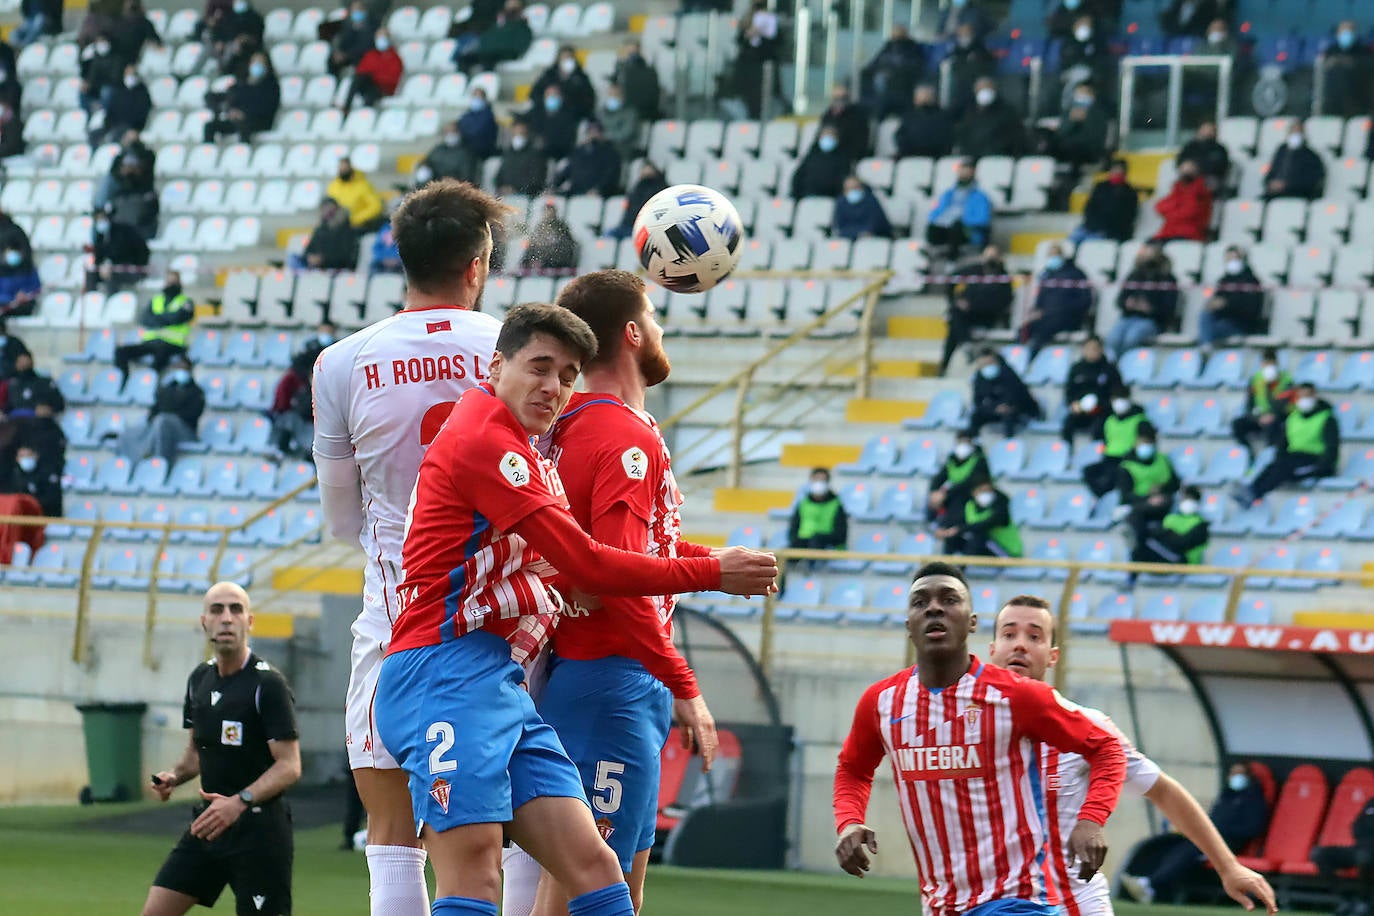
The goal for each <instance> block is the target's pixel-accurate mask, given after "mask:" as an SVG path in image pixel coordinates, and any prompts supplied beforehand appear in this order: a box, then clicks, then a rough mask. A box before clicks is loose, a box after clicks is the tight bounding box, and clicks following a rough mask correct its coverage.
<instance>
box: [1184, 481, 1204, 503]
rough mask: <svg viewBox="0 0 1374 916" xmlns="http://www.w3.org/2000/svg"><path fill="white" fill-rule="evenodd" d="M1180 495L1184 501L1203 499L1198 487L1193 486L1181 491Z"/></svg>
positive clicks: (1189, 485)
mask: <svg viewBox="0 0 1374 916" xmlns="http://www.w3.org/2000/svg"><path fill="white" fill-rule="evenodd" d="M1178 495H1179V496H1181V497H1182V498H1184V499H1196V500H1201V499H1202V491H1201V490H1199V489H1198V488H1197V487H1195V486H1193V485H1192V484H1188V486H1186V487H1184V488H1183V489H1181V490H1179V491H1178Z"/></svg>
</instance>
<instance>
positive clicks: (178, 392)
mask: <svg viewBox="0 0 1374 916" xmlns="http://www.w3.org/2000/svg"><path fill="white" fill-rule="evenodd" d="M204 412H205V392H204V391H202V390H201V388H200V385H198V384H196V380H195V379H191V381H189V382H187V383H186V384H184V385H183V384H180V383H179V382H166V383H165V384H163V385H162V386H161V387H160V388H158V390H157V394H155V395H154V396H153V406H152V409H151V410H149V411H148V419H149V420H151V419H152V418H153V417H155V416H157V415H158V414H160V413H170V414H175V415H176V416H178V417H181V421H182V422H183V423H185V424H186V425H187V426H189V427H190V428H191V429H192V430H195V429H196V428H197V427H198V426H199V425H200V415H201V414H202V413H204Z"/></svg>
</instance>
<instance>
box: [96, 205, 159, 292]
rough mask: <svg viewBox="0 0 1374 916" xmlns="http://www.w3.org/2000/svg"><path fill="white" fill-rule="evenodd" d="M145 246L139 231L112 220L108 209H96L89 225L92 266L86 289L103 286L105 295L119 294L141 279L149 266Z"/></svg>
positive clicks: (146, 246) (146, 244) (146, 245)
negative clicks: (102, 284)
mask: <svg viewBox="0 0 1374 916" xmlns="http://www.w3.org/2000/svg"><path fill="white" fill-rule="evenodd" d="M148 256H149V255H148V243H147V242H145V241H144V240H143V236H142V235H140V234H139V232H138V230H137V229H135V228H134V227H133V226H130V225H129V224H128V223H121V222H119V221H118V220H115V219H113V218H112V217H111V208H109V207H106V208H105V209H103V210H97V211H96V212H95V214H94V219H93V220H92V222H91V265H92V270H91V271H90V272H89V273H88V274H87V277H86V289H87V290H88V291H89V290H93V289H95V287H96V286H97V284H99V283H104V285H105V290H106V292H111V293H115V292H119V291H120V290H122V289H126V288H128V287H130V286H133V285H134V284H135V283H137V282H138V281H139V280H140V279H142V275H143V270H142V268H145V267H147V266H148Z"/></svg>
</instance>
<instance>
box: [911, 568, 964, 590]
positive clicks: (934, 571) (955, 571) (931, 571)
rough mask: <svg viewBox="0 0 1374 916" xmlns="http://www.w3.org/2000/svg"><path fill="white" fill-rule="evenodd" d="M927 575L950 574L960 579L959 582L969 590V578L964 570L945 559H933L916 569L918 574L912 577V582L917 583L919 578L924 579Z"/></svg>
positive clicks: (951, 576)
mask: <svg viewBox="0 0 1374 916" xmlns="http://www.w3.org/2000/svg"><path fill="white" fill-rule="evenodd" d="M926 576H949V577H950V578H953V579H958V580H959V584H961V585H963V586H964V589H965V590H966V591H967V590H968V579H966V578H964V571H963V570H962V569H960V568H959V567H957V566H955V565H954V564H953V563H946V562H945V561H944V560H931V561H930V562H929V563H927V564H925V565H924V566H922V567H921V568H920V569H918V570H916V575H914V576H912V577H911V583H912V584H913V585H915V584H916V582H917V581H918V580H920V579H924V578H925V577H926Z"/></svg>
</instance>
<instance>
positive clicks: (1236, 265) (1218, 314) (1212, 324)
mask: <svg viewBox="0 0 1374 916" xmlns="http://www.w3.org/2000/svg"><path fill="white" fill-rule="evenodd" d="M1223 269H1224V270H1225V273H1224V274H1223V275H1222V276H1221V277H1219V278H1218V279H1217V281H1216V286H1215V290H1216V291H1215V293H1214V294H1213V296H1212V298H1211V299H1209V300H1207V305H1206V306H1205V307H1204V308H1203V310H1202V314H1201V315H1199V316H1198V343H1200V344H1202V348H1203V351H1204V352H1209V351H1210V350H1211V349H1212V347H1213V346H1215V345H1216V344H1218V343H1220V342H1222V341H1225V340H1229V339H1231V338H1232V337H1246V336H1250V335H1253V334H1263V333H1264V332H1265V320H1264V291H1263V290H1262V289H1260V280H1259V277H1257V276H1255V272H1254V271H1253V270H1251V269H1250V265H1249V263H1247V262H1246V260H1245V252H1244V251H1242V250H1241V249H1239V248H1237V247H1236V246H1234V245H1232V246H1230V247H1229V248H1227V249H1226V263H1225V265H1224V267H1223Z"/></svg>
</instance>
